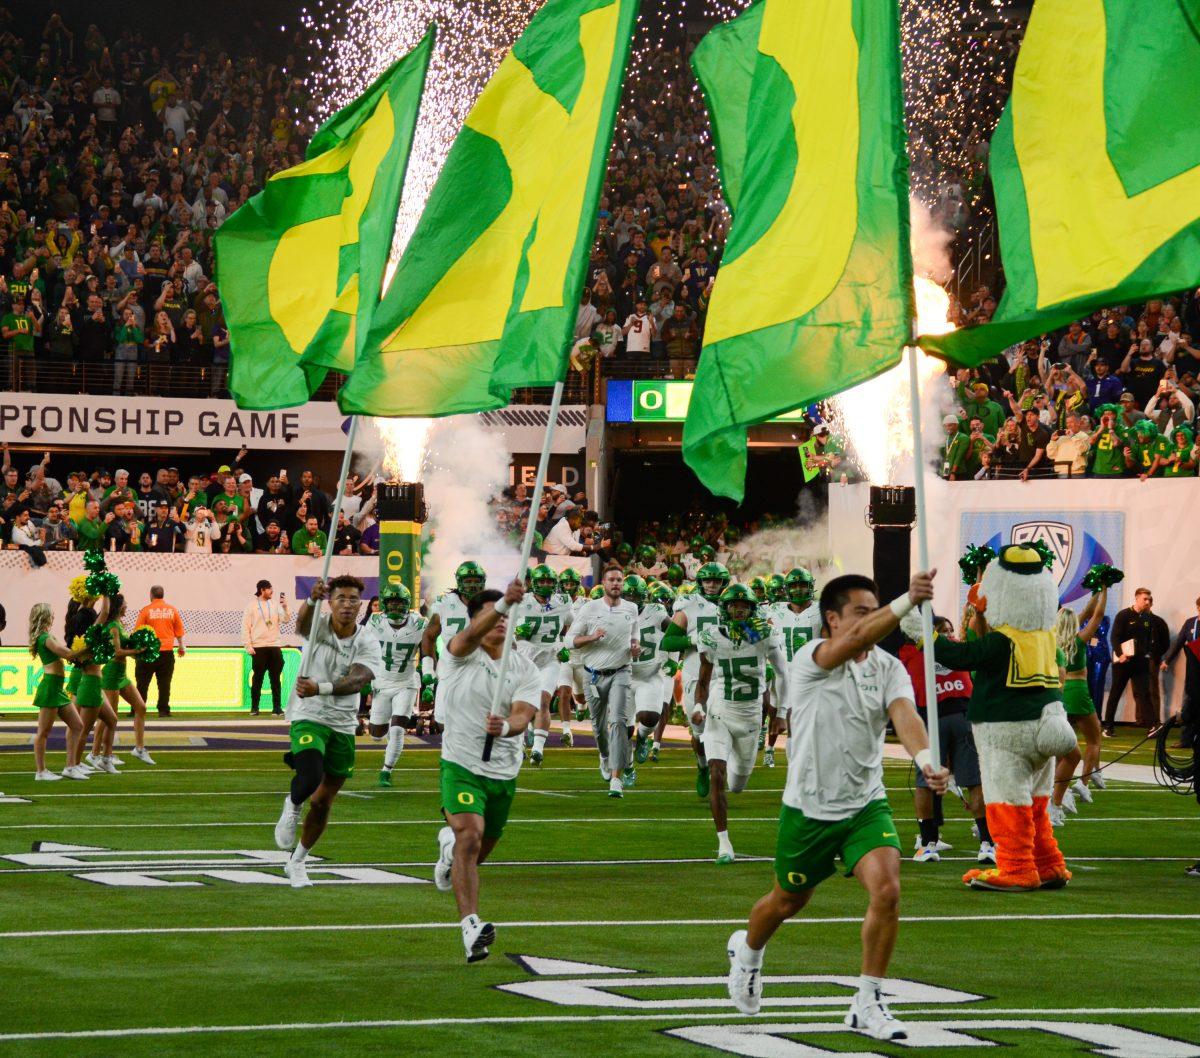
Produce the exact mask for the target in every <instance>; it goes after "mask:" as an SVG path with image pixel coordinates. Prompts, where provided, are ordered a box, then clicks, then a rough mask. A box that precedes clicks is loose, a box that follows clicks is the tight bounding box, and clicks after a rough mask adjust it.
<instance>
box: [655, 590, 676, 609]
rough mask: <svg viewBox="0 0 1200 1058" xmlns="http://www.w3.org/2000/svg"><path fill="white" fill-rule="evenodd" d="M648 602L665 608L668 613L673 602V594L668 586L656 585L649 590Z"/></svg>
mask: <svg viewBox="0 0 1200 1058" xmlns="http://www.w3.org/2000/svg"><path fill="white" fill-rule="evenodd" d="M650 601H651V602H656V603H658V604H659V605H660V606H664V607H666V609H667V610H668V612H669V611H670V609H671V604H672V603H674V602H675V593H674V592H673V591H672V590H671V586H670V585H669V584H662V583H658V584H655V585H654V587H653V588H651V589H650Z"/></svg>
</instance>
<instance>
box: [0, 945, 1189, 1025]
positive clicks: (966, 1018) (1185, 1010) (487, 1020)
mask: <svg viewBox="0 0 1200 1058" xmlns="http://www.w3.org/2000/svg"><path fill="white" fill-rule="evenodd" d="M455 928H456V929H457V928H458V926H457V924H456V925H455ZM892 1006H893V1007H894V1008H895V1009H900V1008H899V1007H896V1004H894V1003H893V1004H892ZM1196 1013H1200V1007H1046V1008H1042V1007H997V1008H993V1009H987V1010H980V1009H978V1008H971V1009H970V1010H969V1011H957V1010H956V1011H955V1013H954V1020H955V1022H956V1023H959V1022H962V1023H963V1024H964V1025H965V1024H968V1023H969V1022H970V1021H972V1020H977V1021H981V1022H983V1021H987V1020H990V1019H991V1018H994V1017H996V1016H998V1015H1004V1016H1024V1017H1028V1016H1038V1017H1043V1016H1045V1017H1050V1016H1054V1017H1083V1016H1096V1015H1107V1016H1112V1015H1117V1016H1120V1015H1129V1014H1137V1015H1142V1016H1155V1017H1166V1016H1170V1015H1178V1014H1196ZM923 1015H929V1016H933V1017H938V1018H940V1019H941V1020H945V1016H946V1010H945V1008H942V1009H937V1008H933V1007H924V1008H909V1009H905V1010H904V1017H905V1018H906V1019H908V1018H912V1017H914V1016H923ZM782 1016H786V1017H788V1018H806V1019H816V1020H819V1019H821V1018H828V1017H829V1011H828V1010H812V1009H811V1008H809V1009H805V1010H795V1011H787V1010H772V1012H771V1017H772V1018H775V1017H782ZM744 1018H745V1015H744V1014H739V1013H737V1012H736V1011H732V1012H729V1013H719V1014H716V1013H689V1012H679V1013H676V1014H671V1013H662V1014H593V1015H586V1014H585V1015H563V1014H534V1015H525V1016H508V1017H503V1016H497V1017H482V1018H410V1019H399V1018H397V1019H387V1020H384V1019H378V1020H371V1021H294V1022H269V1023H266V1024H261V1025H164V1026H151V1027H147V1028H128V1029H84V1030H82V1031H78V1032H69V1031H59V1032H6V1033H2V1034H0V1043H9V1042H16V1041H18V1040H90V1039H119V1038H122V1037H130V1036H190V1035H200V1034H212V1033H241V1032H313V1031H321V1030H331V1031H334V1032H338V1031H342V1030H345V1029H415V1028H434V1027H437V1026H447V1025H536V1024H546V1023H553V1024H555V1025H564V1024H574V1025H588V1024H592V1023H595V1022H602V1021H626V1022H634V1021H650V1022H668V1023H674V1022H678V1021H728V1020H742V1019H744Z"/></svg>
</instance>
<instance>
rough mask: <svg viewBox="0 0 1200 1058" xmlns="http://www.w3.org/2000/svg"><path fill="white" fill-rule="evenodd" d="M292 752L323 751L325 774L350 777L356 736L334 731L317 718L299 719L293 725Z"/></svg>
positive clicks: (352, 768) (352, 769) (352, 771)
mask: <svg viewBox="0 0 1200 1058" xmlns="http://www.w3.org/2000/svg"><path fill="white" fill-rule="evenodd" d="M290 731H291V736H292V753H293V754H296V753H303V752H304V751H305V750H309V749H316V750H320V751H321V756H323V757H324V758H325V774H326V775H333V776H339V777H341V778H343V779H349V778H350V776H351V775H353V774H354V736H353V735H351V734H347V733H346V732H345V731H334V730H333V728H331V727H326V726H325V725H324V724H318V723H317V722H316V721H315V720H297V721H295V722H294V723H293V724H292V726H291V729H290Z"/></svg>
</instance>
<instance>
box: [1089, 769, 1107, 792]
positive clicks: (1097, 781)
mask: <svg viewBox="0 0 1200 1058" xmlns="http://www.w3.org/2000/svg"><path fill="white" fill-rule="evenodd" d="M1088 778H1089V779H1091V780H1092V785H1093V786H1094V787H1096V789H1097V790H1107V789H1108V783H1106V782H1105V781H1104V772H1102V771H1099V770H1097V771H1094V772H1092V774H1091V775H1089V776H1088Z"/></svg>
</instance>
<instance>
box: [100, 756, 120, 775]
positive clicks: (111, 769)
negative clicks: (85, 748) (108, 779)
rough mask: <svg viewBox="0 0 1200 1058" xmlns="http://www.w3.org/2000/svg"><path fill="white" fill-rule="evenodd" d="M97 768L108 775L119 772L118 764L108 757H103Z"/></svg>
mask: <svg viewBox="0 0 1200 1058" xmlns="http://www.w3.org/2000/svg"><path fill="white" fill-rule="evenodd" d="M96 770H97V771H102V772H104V773H105V774H107V775H116V774H117V766H116V765H115V764H114V763H113V762H112V760H111V759H109V758H108V757H101V758H100V759H99V760H98V761H97V762H96Z"/></svg>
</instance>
